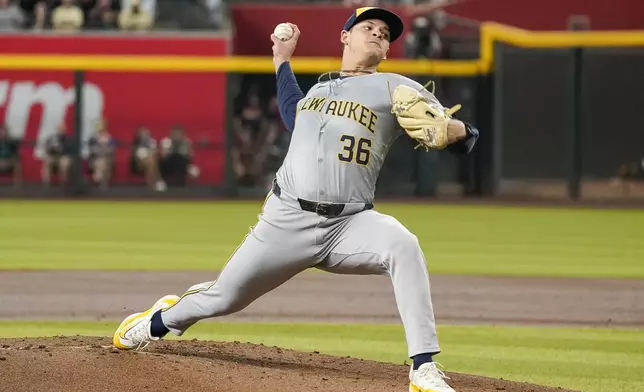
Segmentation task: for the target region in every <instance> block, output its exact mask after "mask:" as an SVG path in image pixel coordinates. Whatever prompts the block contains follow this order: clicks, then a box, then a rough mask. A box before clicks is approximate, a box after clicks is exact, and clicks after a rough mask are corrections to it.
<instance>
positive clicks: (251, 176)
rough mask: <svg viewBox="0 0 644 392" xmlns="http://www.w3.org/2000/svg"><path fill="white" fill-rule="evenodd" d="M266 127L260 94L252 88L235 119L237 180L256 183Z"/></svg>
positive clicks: (234, 150) (234, 159)
mask: <svg viewBox="0 0 644 392" xmlns="http://www.w3.org/2000/svg"><path fill="white" fill-rule="evenodd" d="M266 128H267V127H266V118H265V116H264V111H263V110H262V108H261V102H260V98H259V95H258V94H257V92H256V91H254V89H251V91H250V92H249V93H248V96H247V98H246V104H245V105H244V106H243V108H242V110H241V112H240V113H239V115H238V116H237V117H236V118H235V120H234V130H235V140H236V142H235V145H234V146H233V149H232V159H233V170H234V172H235V176H236V177H237V181H238V182H240V183H242V184H246V185H252V184H254V183H255V181H257V180H258V176H259V175H260V174H261V163H262V162H261V156H260V154H259V153H260V150H261V146H262V144H263V143H262V142H263V140H262V138H264V137H265V134H266Z"/></svg>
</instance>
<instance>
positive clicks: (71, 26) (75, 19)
mask: <svg viewBox="0 0 644 392" xmlns="http://www.w3.org/2000/svg"><path fill="white" fill-rule="evenodd" d="M84 21H85V17H84V16H83V11H82V10H81V9H80V7H78V6H77V5H76V4H75V2H74V0H62V2H61V5H60V6H58V7H56V9H54V12H52V14H51V24H52V28H53V29H54V30H56V31H67V32H76V31H79V30H80V29H81V28H82V27H83V24H84Z"/></svg>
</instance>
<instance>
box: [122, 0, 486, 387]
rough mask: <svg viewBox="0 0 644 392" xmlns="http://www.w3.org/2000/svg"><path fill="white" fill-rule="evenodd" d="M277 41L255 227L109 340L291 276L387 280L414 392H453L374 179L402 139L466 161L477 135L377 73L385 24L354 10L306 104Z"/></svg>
mask: <svg viewBox="0 0 644 392" xmlns="http://www.w3.org/2000/svg"><path fill="white" fill-rule="evenodd" d="M291 27H292V29H293V31H294V34H293V35H292V37H291V38H290V39H288V40H285V41H282V40H280V39H279V38H277V37H276V36H275V35H272V36H271V39H272V41H273V60H274V63H275V69H276V77H277V94H278V99H279V108H280V114H281V117H282V120H283V122H284V124H285V125H286V127H287V128H288V129H289V130H290V131H291V132H292V133H293V134H292V139H291V144H290V147H289V150H288V153H287V156H286V158H285V159H284V162H283V164H282V166H281V168H280V169H279V171H278V173H277V175H276V179H275V181H274V184H273V189H272V191H271V192H269V194H268V196H267V198H266V201H265V203H264V206H263V208H262V212H261V214H260V215H259V221H258V222H257V224H256V225H255V226H254V227H252V228H251V229H250V231H249V233H248V234H247V235H246V238H245V239H244V241H243V242H242V243H241V245H240V246H239V247H238V248H237V249H236V250H235V252H234V253H233V255H232V256H231V258H230V259H229V260H228V262H227V264H226V266H225V267H224V269H223V270H222V271H221V274H220V275H219V277H218V278H217V280H215V281H214V282H206V283H202V284H197V285H195V286H193V287H190V288H189V289H188V291H186V292H185V293H184V294H183V295H182V296H181V297H177V296H174V295H169V296H165V297H163V298H161V299H160V300H159V301H157V302H156V303H155V304H154V305H153V306H152V307H151V308H150V309H148V310H146V311H144V312H141V313H135V314H133V315H130V316H128V317H127V318H126V319H125V320H124V321H123V322H122V323H121V325H120V326H119V327H118V329H117V330H116V332H115V334H114V339H113V343H114V345H115V346H116V347H118V348H120V349H139V348H141V347H143V346H145V345H147V344H148V343H149V342H150V341H153V340H158V339H160V338H162V337H163V336H165V335H166V334H167V333H168V332H172V333H174V334H176V335H181V334H183V333H184V332H185V331H186V330H187V329H188V328H190V326H192V325H193V324H195V323H196V322H198V321H199V320H202V319H206V318H210V317H218V316H223V315H227V314H231V313H234V312H238V311H240V310H242V309H244V308H245V307H246V306H248V305H249V304H250V303H252V302H253V301H254V300H256V299H257V298H259V297H260V296H262V295H264V294H266V293H268V292H269V291H271V290H273V289H275V288H277V287H278V286H280V285H282V284H283V283H284V282H286V281H287V280H289V279H290V278H292V277H293V276H295V275H296V274H298V273H300V272H302V271H304V270H306V269H309V268H318V269H322V270H325V271H328V272H332V273H338V274H376V275H387V276H389V277H391V282H392V284H393V288H394V293H395V299H396V303H397V306H398V310H399V313H400V317H401V320H402V323H403V326H404V329H405V335H406V341H407V346H408V354H409V357H410V358H412V360H413V364H412V366H411V369H410V373H409V377H410V384H409V390H410V391H412V392H419V391H423V392H454V390H453V389H452V388H451V387H450V386H449V385H448V384H447V383H446V381H445V378H446V377H445V375H444V373H443V372H442V371H441V370H440V369H439V368H438V367H437V366H436V363H435V362H434V361H433V359H432V356H434V355H435V354H438V353H439V352H440V348H439V345H438V339H437V336H436V324H435V321H434V312H433V308H432V300H431V295H430V286H429V276H428V272H427V266H426V263H425V257H424V255H423V252H422V251H421V248H420V246H419V244H418V239H417V238H416V236H415V235H414V234H412V233H411V232H410V231H409V230H408V229H407V228H405V227H404V226H403V225H402V224H401V223H400V222H398V221H397V220H396V219H395V218H393V217H391V216H388V215H385V214H382V213H380V212H377V211H376V210H374V205H373V198H374V191H375V186H376V180H377V178H378V173H379V171H380V168H381V167H382V164H383V162H384V160H385V157H386V155H387V151H388V150H389V148H390V147H391V145H392V144H393V143H394V141H395V140H396V139H397V138H398V137H399V136H400V135H402V134H404V133H407V134H408V135H409V136H410V137H412V138H413V139H415V140H416V141H417V142H418V145H419V146H421V147H423V148H426V149H443V148H447V149H448V150H450V151H453V152H455V153H460V154H467V153H469V152H470V151H471V150H472V148H473V146H474V144H475V142H476V140H477V138H478V131H477V130H476V129H475V128H474V127H473V126H471V125H469V124H466V123H464V122H462V121H459V120H456V119H454V118H452V116H453V114H454V112H456V111H457V110H458V108H459V107H460V106H459V105H457V106H455V107H454V108H451V109H448V108H445V107H443V106H442V105H441V104H440V102H439V101H438V100H437V99H436V97H435V96H434V95H433V93H432V92H429V91H427V90H426V89H425V88H424V87H423V86H421V85H419V84H418V83H416V82H414V81H412V80H410V79H408V78H406V77H404V76H401V75H397V74H389V73H379V72H377V71H376V68H377V67H378V65H379V64H380V62H381V61H382V60H383V59H385V58H386V56H387V54H388V52H389V45H390V44H391V43H392V42H394V41H395V40H396V39H398V38H399V37H400V36H401V34H402V32H403V22H402V20H401V19H400V18H399V17H398V16H397V15H396V14H394V13H392V12H390V11H388V10H385V9H382V8H375V7H365V8H360V9H358V10H356V11H355V12H354V13H353V14H352V15H351V17H350V18H349V19H348V20H347V22H346V24H345V26H344V29H343V30H342V33H341V36H340V41H341V43H342V45H343V47H344V49H343V53H342V67H341V69H340V70H338V71H336V72H331V73H327V74H324V75H322V76H321V77H320V80H319V83H318V84H316V85H315V86H313V87H312V88H311V89H310V90H309V91H308V93H307V94H306V95H305V94H303V92H302V91H301V90H300V88H299V86H298V84H297V81H296V79H295V76H294V74H293V71H292V70H291V66H290V58H291V56H292V54H293V52H294V51H295V47H296V44H297V40H298V37H299V35H300V31H299V29H298V28H297V26H295V25H291Z"/></svg>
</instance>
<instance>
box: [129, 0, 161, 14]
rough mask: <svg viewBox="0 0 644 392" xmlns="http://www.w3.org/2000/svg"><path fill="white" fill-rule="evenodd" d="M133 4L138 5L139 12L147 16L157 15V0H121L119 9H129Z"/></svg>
mask: <svg viewBox="0 0 644 392" xmlns="http://www.w3.org/2000/svg"><path fill="white" fill-rule="evenodd" d="M134 4H137V5H139V6H140V8H141V10H143V11H145V12H146V13H148V14H149V15H152V16H154V15H156V14H157V0H121V9H128V8H131V7H132V5H134Z"/></svg>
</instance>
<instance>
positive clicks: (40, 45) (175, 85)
mask: <svg viewBox="0 0 644 392" xmlns="http://www.w3.org/2000/svg"><path fill="white" fill-rule="evenodd" d="M227 49H228V44H227V42H226V40H223V39H218V38H208V39H192V38H188V39H186V38H181V39H179V38H154V39H144V38H127V37H91V36H90V37H53V36H31V35H30V36H5V37H2V38H0V52H1V53H31V54H43V53H62V54H81V53H85V54H98V53H100V54H144V55H145V54H150V55H152V54H189V55H224V54H226V53H227ZM84 95H85V96H84V117H83V123H84V135H83V136H84V139H87V138H89V137H90V136H91V131H92V124H93V121H94V120H95V119H97V118H99V117H100V116H104V117H105V118H106V119H107V121H108V127H109V131H110V132H111V133H112V134H113V136H115V137H116V138H117V139H118V140H120V141H123V142H130V141H131V140H132V137H133V135H134V131H135V130H136V128H137V127H138V126H139V125H145V126H147V127H148V128H149V129H150V131H151V132H152V134H153V135H154V136H155V137H156V138H157V140H160V139H161V138H162V137H164V136H167V135H168V133H169V131H170V128H171V127H172V126H173V125H174V124H181V125H183V126H184V128H185V130H186V133H187V134H188V136H189V137H190V138H191V139H192V140H193V142H194V143H195V144H197V147H198V144H199V142H201V141H207V142H209V143H221V144H223V142H224V140H225V134H226V132H225V124H226V118H225V108H226V75H225V74H224V73H135V72H87V73H86V84H85V89H84ZM73 119H74V91H73V73H72V72H64V71H56V72H51V71H47V72H44V71H43V72H41V71H6V70H2V69H0V121H5V122H6V123H7V124H8V125H9V128H10V131H11V132H12V134H14V135H16V136H17V137H19V138H21V139H22V140H24V141H25V142H27V143H34V142H36V143H38V142H42V141H43V140H44V139H45V138H46V137H47V136H48V135H50V134H51V133H52V132H54V131H55V129H56V126H57V125H58V124H59V123H60V122H65V123H66V124H67V127H68V129H70V130H71V129H73V128H72V126H73ZM37 153H38V150H36V151H33V150H31V149H25V150H24V151H23V165H24V166H25V176H26V180H27V181H38V180H39V170H40V164H41V163H40V161H39V160H38V159H34V155H37ZM224 157H225V154H224V151H223V149H216V148H212V147H209V148H208V149H207V150H204V149H199V148H198V149H197V153H196V158H195V159H196V164H197V165H199V166H200V167H201V169H202V175H201V179H200V181H201V182H202V183H208V184H218V183H221V182H222V181H223V178H224V173H225V170H224V167H225V166H224V165H225V159H224ZM128 158H129V151H128V150H127V148H123V149H120V150H119V151H118V152H117V173H116V177H117V179H126V178H127V177H128V174H127V173H128V172H127V171H128V166H127V162H128Z"/></svg>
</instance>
